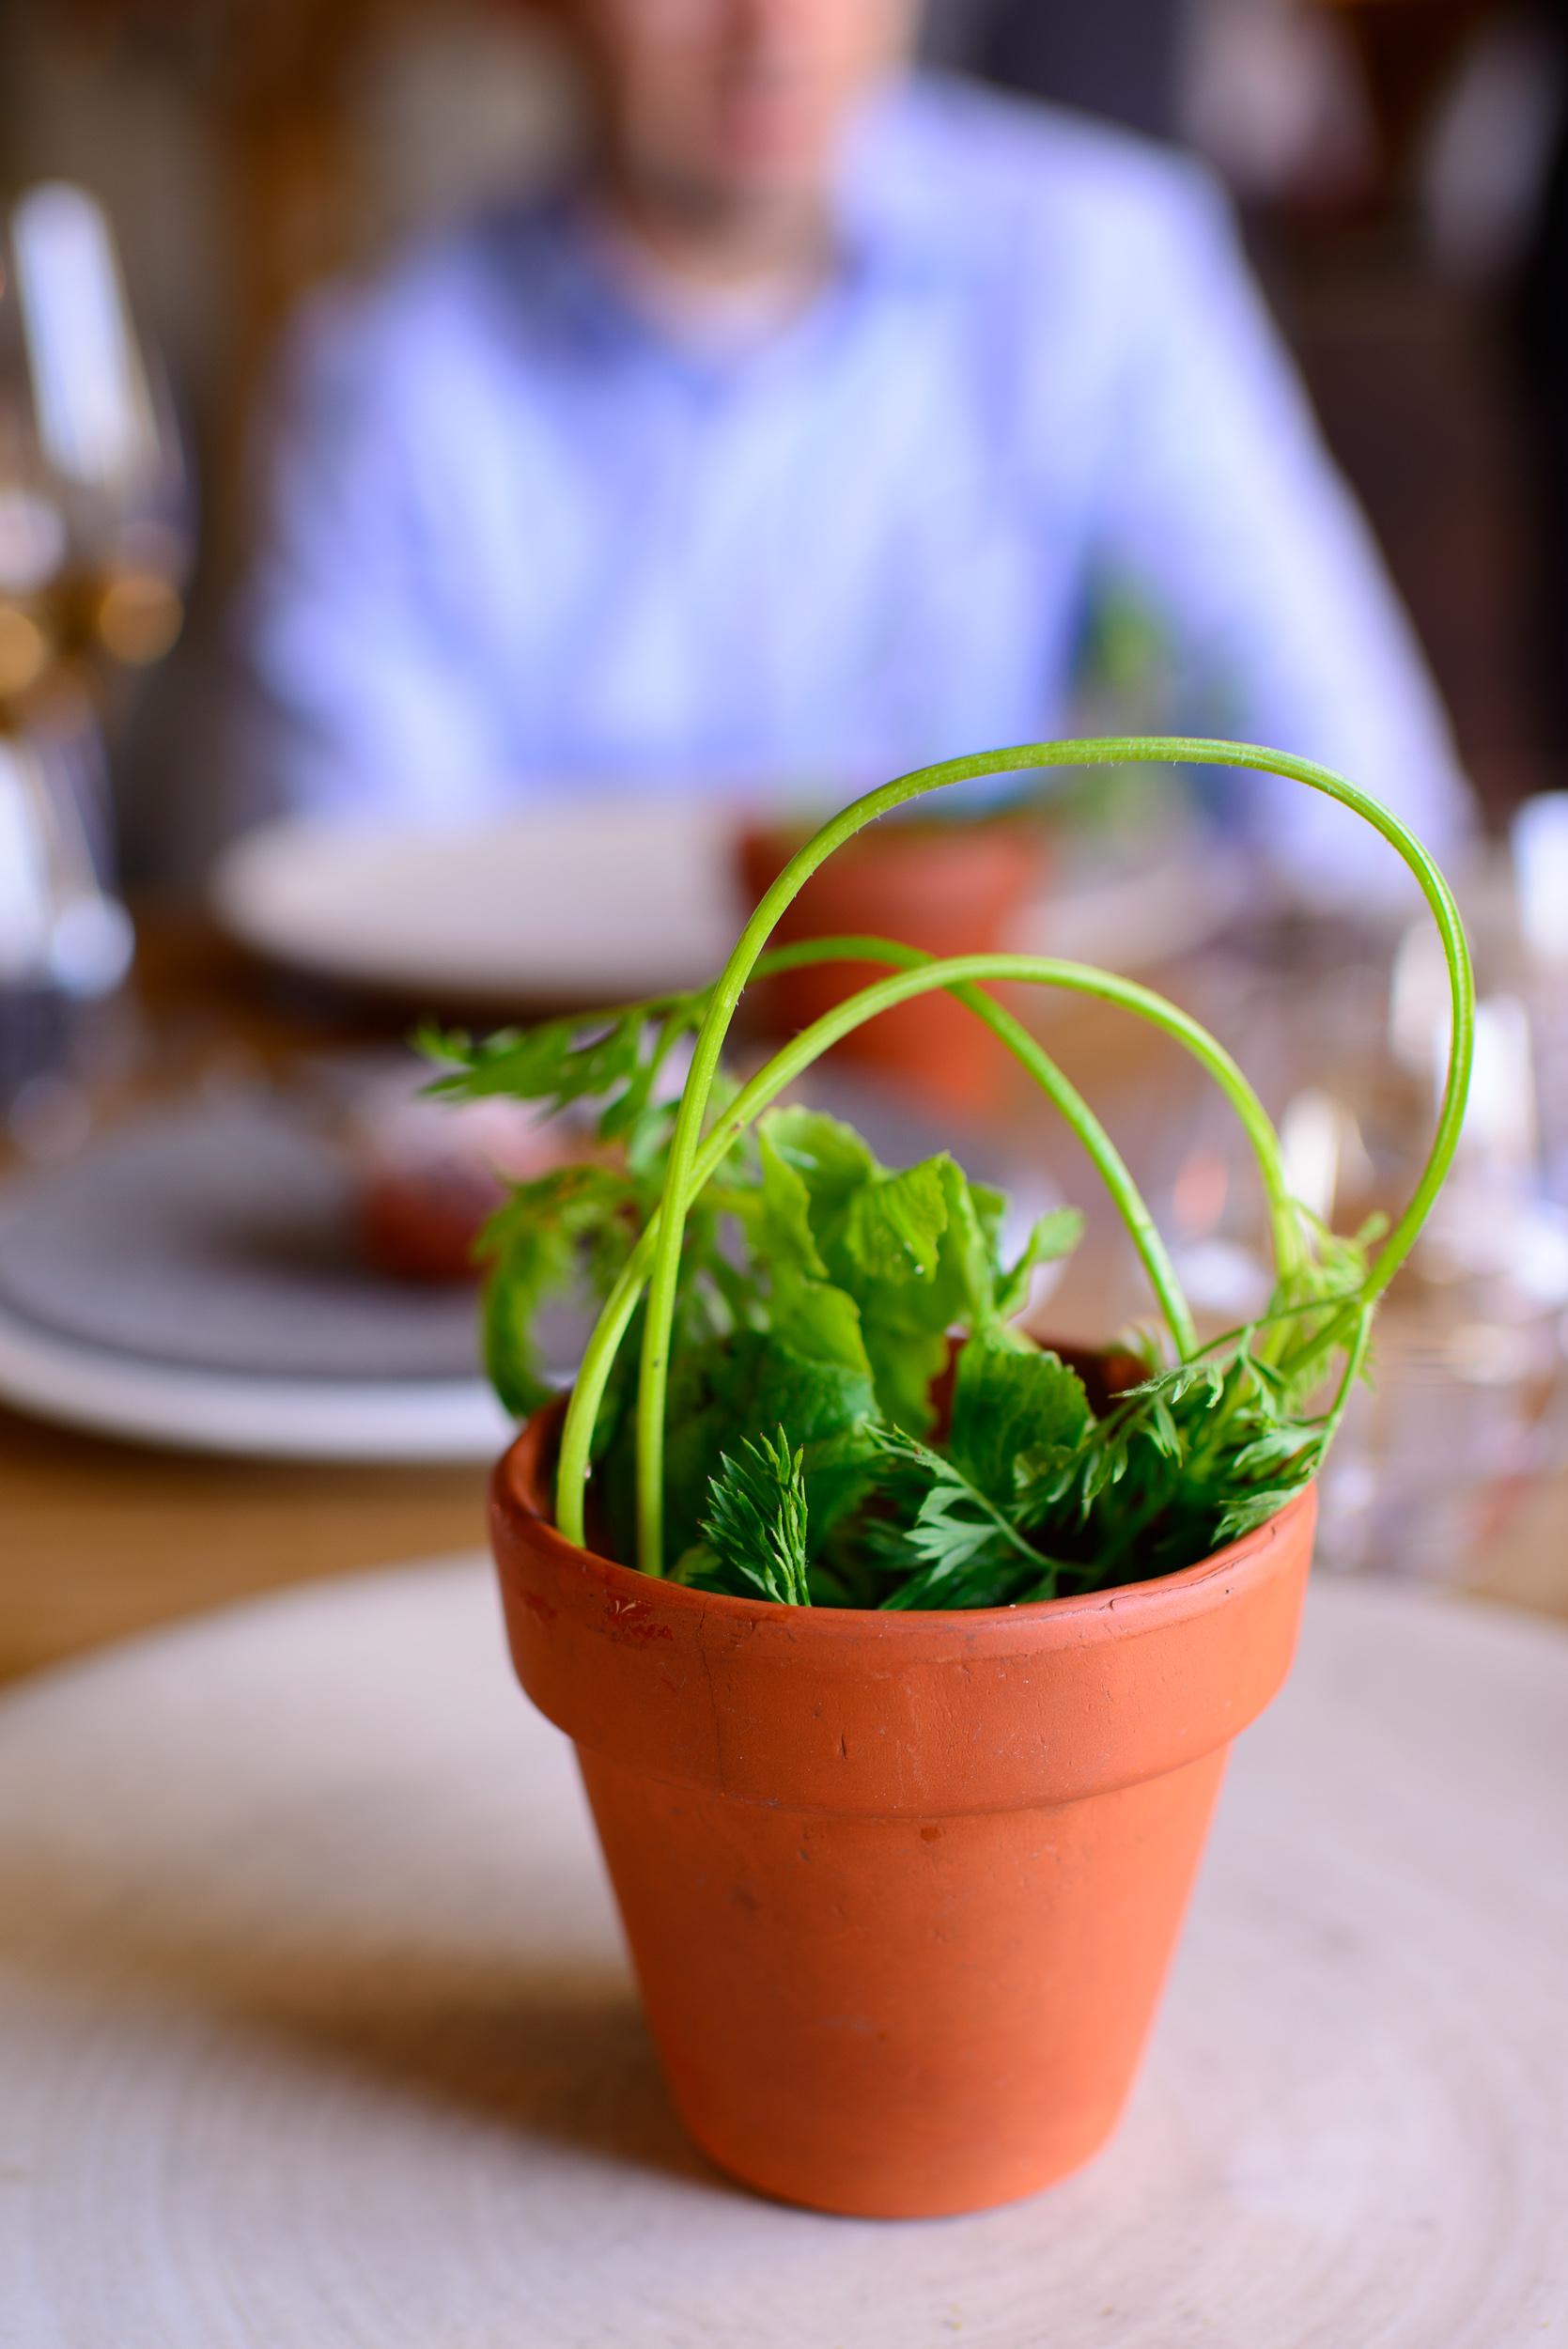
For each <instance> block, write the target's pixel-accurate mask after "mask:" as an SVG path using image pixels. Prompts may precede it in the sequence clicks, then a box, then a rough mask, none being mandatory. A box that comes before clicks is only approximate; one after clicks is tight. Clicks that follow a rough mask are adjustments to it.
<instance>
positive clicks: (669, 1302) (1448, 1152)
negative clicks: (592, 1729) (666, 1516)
mask: <svg viewBox="0 0 1568 2349" xmlns="http://www.w3.org/2000/svg"><path fill="white" fill-rule="evenodd" d="M1127 761H1137V762H1145V761H1157V762H1162V763H1170V764H1173V765H1185V766H1203V767H1209V766H1220V767H1236V768H1243V769H1253V770H1258V771H1261V772H1264V773H1270V774H1279V775H1283V776H1287V777H1289V778H1291V779H1292V780H1294V781H1296V782H1299V783H1303V784H1306V785H1307V786H1309V787H1310V788H1311V789H1312V790H1315V791H1322V792H1324V793H1326V794H1327V797H1328V798H1330V799H1335V800H1338V801H1341V802H1342V804H1343V805H1344V806H1346V807H1350V808H1352V809H1354V810H1355V812H1356V813H1357V814H1358V815H1359V816H1361V817H1363V818H1364V820H1365V821H1366V822H1368V823H1370V824H1371V825H1372V826H1373V827H1374V830H1375V831H1377V832H1381V833H1382V835H1383V837H1384V838H1385V839H1386V840H1388V841H1389V843H1390V845H1391V846H1392V847H1393V848H1395V849H1396V850H1397V851H1398V853H1399V855H1400V856H1402V857H1403V858H1404V860H1405V863H1406V864H1407V865H1408V866H1409V867H1410V870H1411V871H1412V872H1413V873H1414V874H1415V877H1416V879H1417V881H1418V883H1419V884H1420V886H1421V892H1422V894H1423V895H1424V896H1425V898H1426V900H1427V903H1428V905H1429V906H1430V907H1431V909H1432V911H1433V914H1434V917H1435V918H1436V923H1437V927H1438V930H1439V932H1440V934H1441V936H1442V940H1443V948H1444V954H1445V956H1446V958H1447V961H1448V968H1449V981H1450V988H1451V991H1452V998H1453V1028H1452V1048H1451V1051H1450V1057H1449V1073H1448V1082H1447V1085H1446V1087H1445V1091H1444V1097H1443V1103H1442V1108H1441V1110H1440V1112H1439V1116H1438V1125H1437V1135H1436V1142H1435V1143H1434V1146H1433V1152H1432V1156H1431V1159H1429V1161H1428V1164H1427V1168H1426V1171H1425V1173H1424V1175H1423V1176H1422V1178H1421V1183H1420V1184H1419V1185H1418V1188H1417V1190H1416V1194H1415V1196H1414V1197H1413V1198H1412V1200H1411V1202H1410V1205H1409V1206H1408V1207H1407V1208H1406V1209H1405V1214H1404V1215H1403V1216H1402V1217H1401V1219H1400V1221H1399V1222H1398V1223H1397V1224H1396V1225H1395V1226H1394V1229H1393V1231H1392V1232H1391V1233H1390V1234H1389V1239H1388V1241H1387V1243H1386V1245H1385V1247H1384V1250H1383V1252H1382V1254H1381V1255H1380V1256H1379V1258H1378V1261H1377V1264H1376V1266H1375V1267H1374V1271H1373V1273H1372V1275H1371V1277H1370V1281H1369V1285H1368V1291H1367V1294H1368V1296H1369V1298H1371V1297H1373V1296H1375V1295H1376V1293H1377V1292H1378V1290H1380V1289H1381V1288H1382V1287H1384V1286H1386V1285H1387V1283H1388V1282H1389V1280H1391V1279H1392V1277H1393V1274H1394V1271H1395V1269H1396V1268H1397V1267H1398V1265H1399V1264H1400V1263H1401V1262H1402V1261H1403V1259H1404V1257H1405V1254H1406V1253H1407V1252H1408V1250H1409V1248H1410V1246H1411V1245H1412V1243H1413V1241H1414V1239H1415V1237H1416V1234H1417V1232H1418V1231H1419V1230H1420V1228H1421V1222H1422V1221H1423V1220H1424V1218H1425V1216H1426V1213H1427V1211H1428V1209H1429V1208H1430V1206H1431V1204H1432V1201H1433V1199H1434V1198H1435V1197H1436V1191H1437V1188H1438V1185H1439V1184H1440V1183H1441V1181H1442V1178H1443V1175H1444V1174H1445V1173H1446V1172H1447V1168H1448V1163H1449V1160H1450V1159H1452V1155H1453V1150H1454V1147H1455V1145H1456V1144H1457V1142H1458V1139H1459V1128H1460V1125H1461V1123H1462V1121H1463V1117H1464V1107H1465V1097H1466V1094H1467V1090H1468V1085H1469V1065H1470V1055H1471V1051H1472V1049H1473V1003H1474V991H1473V986H1472V984H1471V980H1470V972H1469V960H1468V956H1467V952H1466V948H1465V941H1464V933H1463V930H1462V929H1461V927H1460V924H1459V915H1458V910H1457V908H1456V907H1455V905H1454V903H1453V898H1452V893H1451V892H1450V890H1449V888H1448V884H1447V883H1446V881H1445V880H1444V879H1443V877H1442V875H1441V874H1440V873H1439V872H1438V870H1437V867H1436V864H1435V863H1433V861H1432V859H1431V858H1430V857H1429V856H1428V854H1427V852H1426V850H1425V849H1424V848H1421V845H1420V843H1419V842H1418V841H1416V840H1415V839H1414V838H1413V837H1412V835H1411V834H1410V833H1409V832H1407V831H1406V830H1405V826H1404V825H1403V824H1401V823H1400V821H1399V819H1398V818H1397V817H1394V816H1392V815H1390V814H1389V810H1388V809H1386V808H1384V807H1382V806H1380V805H1379V804H1378V802H1377V801H1375V800H1373V799H1371V798H1369V797H1368V795H1367V794H1366V793H1365V792H1363V791H1358V789H1357V788H1356V786H1355V785H1354V784H1350V783H1346V782H1345V781H1344V780H1343V777H1341V776H1339V775H1336V774H1334V773H1333V772H1332V771H1331V770H1329V769H1327V768H1326V767H1319V766H1317V765H1316V764H1315V763H1314V762H1313V761H1312V760H1309V759H1301V758H1294V757H1290V756H1288V755H1286V754H1284V753H1281V752H1278V751H1271V750H1266V749H1265V748H1263V747H1262V746H1260V745H1257V744H1254V743H1245V742H1222V741H1218V740H1212V739H1204V738H1201V737H1180V738H1170V739H1164V738H1161V737H1158V736H1122V737H1117V738H1115V739H1110V740H1103V741H1093V742H1075V741H1054V742H1031V743H1020V744H1016V745H1014V746H1012V747H1010V748H1008V749H1005V750H996V751H982V752H977V753H975V754H973V755H971V756H970V757H967V758H955V759H948V760H946V761H944V762H942V763H941V764H939V765H938V766H932V767H924V768H922V769H920V770H917V771H916V772H914V773H912V774H908V775H903V776H899V777H896V778H895V779H894V780H893V782H891V783H886V784H883V785H882V786H880V788H879V789H877V790H876V791H869V792H867V793H866V794H865V795H864V797H863V798H862V799H859V800H857V801H854V802H853V803H852V805H850V806H849V807H846V808H844V809H842V810H841V811H840V813H839V814H838V815H837V816H835V817H832V818H831V820H830V821H829V822H828V823H826V824H824V825H823V826H822V828H821V830H820V831H819V832H816V833H815V835H814V836H813V838H812V839H810V840H808V841H807V842H806V844H805V846H804V847H803V848H800V850H799V851H798V853H797V854H796V855H795V856H794V857H792V858H791V860H790V862H789V863H788V864H787V865H786V866H785V867H784V871H783V872H782V873H781V874H780V875H779V877H778V879H777V880H775V881H774V883H773V885H772V887H771V888H770V889H769V890H768V893H767V894H766V896H764V898H763V899H762V902H761V904H760V905H759V906H758V907H757V909H756V910H755V912H754V913H753V915H752V918H751V920H750V921H749V922H748V923H747V925H746V926H745V928H744V929H743V930H742V932H741V934H740V937H739V939H738V940H737V943H736V946H735V949H734V951H733V952H732V954H731V956H730V957H729V960H728V962H727V963H726V964H725V966H724V969H723V971H722V973H721V975H720V978H719V982H718V985H717V987H716V988H715V989H714V994H713V1000H712V1002H711V1003H710V1004H709V1006H708V1010H707V1014H706V1018H705V1019H704V1021H703V1024H702V1028H701V1030H700V1031H699V1033H698V1037H697V1043H696V1048H695V1050H694V1052H693V1054H692V1060H691V1070H690V1072H689V1074H688V1077H687V1081H686V1088H685V1091H684V1093H683V1095H682V1097H681V1105H680V1111H679V1113H678V1115H677V1117H676V1121H675V1134H674V1136H673V1138H672V1141H671V1144H670V1156H669V1163H668V1168H667V1172H666V1176H665V1190H664V1197H665V1199H666V1200H667V1201H668V1200H675V1201H679V1202H682V1203H684V1202H685V1201H686V1199H687V1197H688V1195H689V1192H690V1190H691V1172H692V1166H693V1163H694V1161H695V1159H696V1154H697V1149H698V1144H699V1141H700V1138H701V1133H702V1127H703V1121H704V1118H705V1116H706V1111H707V1103H708V1097H709V1094H710V1092H711V1090H712V1085H713V1080H714V1077H715V1075H716V1073H717V1070H718V1066H719V1055H720V1051H721V1049H722V1044H723V1040H724V1037H725V1034H727V1032H728V1029H729V1025H730V1022H731V1020H732V1019H733V1018H734V1016H735V1007H736V1004H737V1002H738V1000H739V997H740V993H741V990H742V988H744V987H745V985H746V983H747V980H748V979H749V978H750V977H751V975H752V972H753V969H754V967H755V965H756V962H757V959H758V957H759V956H760V955H761V953H762V951H763V948H764V946H765V945H766V943H767V941H768V937H769V936H770V934H771V932H772V930H773V928H774V926H775V925H776V924H777V922H778V919H779V916H780V915H781V914H782V913H783V912H784V909H785V908H786V906H788V905H789V903H790V902H791V900H792V899H793V898H794V897H795V895H796V894H797V893H798V892H799V891H800V888H801V887H802V886H803V884H804V883H805V881H806V880H807V879H809V878H810V877H811V875H812V874H813V873H814V872H815V870H816V869H817V867H818V865H820V864H822V863H824V862H825V861H826V859H827V858H828V857H830V856H831V855H832V853H833V851H834V850H835V849H836V848H841V847H842V846H843V845H844V843H845V842H846V840H849V839H852V838H853V837H854V835H855V833H856V832H860V831H862V829H863V828H864V826H865V825H867V824H869V823H871V822H873V821H874V820H875V819H876V817H878V816H882V815H886V814H887V813H888V812H889V811H890V810H891V809H893V808H895V807H898V806H901V805H903V804H905V803H906V802H907V801H910V800H913V799H917V798H919V797H920V796H921V795H922V794H923V793H924V792H927V791H935V790H940V789H942V788H944V787H945V786H948V785H950V784H955V783H962V782H966V781H970V780H972V779H974V778H977V777H979V776H983V775H995V774H1007V773H1017V772H1020V771H1022V770H1026V769H1031V768H1050V767H1093V766H1114V765H1120V764H1123V763H1126V762H1127ZM915 991H917V992H918V991H919V990H915ZM893 1000H895V1001H896V1000H902V999H901V998H894V999H893ZM865 1016H869V1015H865ZM683 1222H684V1206H683V1207H682V1211H681V1213H680V1214H676V1215H670V1216H664V1217H661V1218H660V1225H659V1237H658V1241H657V1244H656V1247H655V1252H654V1265H653V1274H652V1281H651V1284H650V1290H649V1297H648V1312H647V1323H646V1327H645V1330H644V1339H643V1357H642V1366H641V1377H640V1382H639V1389H638V1398H637V1458H638V1548H639V1561H640V1563H641V1564H642V1565H643V1567H644V1571H645V1572H648V1573H652V1574H658V1573H659V1572H660V1570H661V1567H662V1550H663V1505H664V1397H665V1391H666V1387H667V1384H668V1378H669V1354H670V1333H671V1329H672V1326H673V1323H674V1319H675V1292H676V1287H677V1283H678V1280H679V1271H680V1247H681V1230H682V1225H683Z"/></svg>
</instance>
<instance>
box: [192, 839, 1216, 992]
mask: <svg viewBox="0 0 1568 2349" xmlns="http://www.w3.org/2000/svg"><path fill="white" fill-rule="evenodd" d="M739 820H740V819H739V817H737V813H736V811H735V810H734V809H733V808H728V807H725V806H723V805H722V804H721V805H715V804H714V803H712V802H711V801H709V802H702V801H681V800H670V801H664V800H652V799H647V798H642V799H635V800H617V799H600V798H590V799H582V800H578V801H563V802H561V803H559V804H557V805H554V806H551V807H550V808H546V809H539V810H536V811H534V812H531V813H520V814H518V815H516V816H514V817H507V818H505V820H503V821H498V822H494V823H490V824H486V825H479V826H471V827H468V828H465V829H459V830H455V831H451V832H431V831H395V830H389V829H379V828H370V827H365V828H363V829H351V830H350V829H348V828H345V827H330V826H327V825H322V824H313V823H305V822H302V821H299V820H293V819H290V820H285V821H281V822H278V823H274V824H270V825H267V826H264V827H263V828H261V829H260V830H259V831H256V832H250V833H248V834H247V835H246V836H245V837H244V838H243V839H241V840H239V841H237V842H236V843H235V844H234V845H233V847H231V848H229V849H228V850H227V852H226V854H225V856H224V857H223V859H222V860H221V861H220V863H219V864H218V867H217V869H216V872H215V874H214V877H213V881H212V902H213V905H214V907H215V909H216V910H217V912H218V915H219V917H220V919H221V920H222V921H223V922H224V924H225V926H226V927H227V928H228V929H229V930H230V931H231V932H232V934H233V935H234V936H235V937H236V938H238V939H240V940H241V941H242V943H244V944H245V945H247V946H250V947H252V948H253V949H255V950H256V952H258V953H261V954H264V955H268V956H270V957H272V958H273V959H274V960H276V961H279V962H284V963H287V964H290V965H293V966H294V967H296V968H298V969H301V970H305V971H310V972H315V973H317V974H318V975H319V976H321V977H325V978H330V979H334V980H338V981H341V982H348V983H351V984H353V985H357V986H370V987H377V988H390V989H391V990H393V991H394V992H396V993H398V994H404V995H414V996H421V995H423V996H426V997H427V998H429V999H430V1000H431V1001H432V1002H434V1003H440V1002H442V1000H443V999H453V1000H457V1001H459V1002H460V1001H463V1000H474V1001H480V1002H486V1003H500V1004H505V1003H510V1002H516V1003H538V1002H541V1001H551V1000H556V999H559V1000H560V1001H562V1002H573V1001H575V1002H577V1003H592V1002H596V1001H597V1002H599V1003H610V1002H615V1001H628V1000H635V999H636V998H637V997H639V996H641V995H644V994H654V993H658V992H660V991H662V990H664V989H667V988H678V987H688V986H699V985H701V984H702V983H703V982H704V981H705V980H707V979H710V978H712V977H713V976H714V975H715V974H716V973H717V972H719V971H720V970H721V969H722V965H723V962H724V959H725V957H726V956H727V955H728V953H729V951H730V948H731V947H732V946H733V945H734V943H735V941H736V939H737V936H738V934H739V930H740V926H741V924H742V922H743V920H744V918H745V914H746V910H747V909H746V906H745V903H744V902H743V900H742V898H741V895H740V893H739V887H738V883H737V879H736V871H735V861H734V846H733V843H734V837H735V832H736V828H737V823H738V821H739ZM1246 886H1247V873H1246V867H1245V865H1244V863H1243V862H1242V861H1241V860H1240V858H1239V856H1238V855H1237V854H1236V852H1234V850H1230V849H1226V848H1217V847H1216V846H1215V844H1213V843H1212V842H1209V841H1206V840H1203V841H1200V840H1195V839H1193V838H1192V837H1190V836H1189V837H1187V838H1185V839H1183V840H1182V841H1180V842H1177V843H1173V844H1171V845H1169V846H1168V847H1166V848H1164V849H1162V850H1161V851H1160V852H1159V854H1158V855H1157V857H1156V858H1154V859H1153V860H1152V861H1150V862H1147V863H1143V864H1141V865H1135V866H1129V867H1126V868H1119V869H1114V870H1113V869H1109V868H1108V869H1105V870H1102V871H1099V872H1097V873H1093V874H1085V875H1083V876H1081V877H1078V878H1074V879H1068V880H1065V881H1063V882H1062V883H1061V884H1060V885H1058V886H1057V887H1055V888H1053V890H1052V891H1051V892H1050V893H1048V894H1047V895H1046V896H1044V897H1043V898H1041V899H1040V900H1039V902H1038V903H1037V904H1035V905H1032V906H1030V907H1029V908H1027V909H1026V910H1025V911H1024V913H1023V914H1022V916H1021V917H1020V920H1019V922H1018V924H1017V929H1016V934H1015V936H1014V939H1013V941H1012V943H1013V944H1014V946H1015V947H1016V948H1017V950H1018V951H1019V952H1022V953H1035V954H1054V955H1063V956H1066V957H1069V958H1072V959H1077V960H1080V961H1085V962H1095V963H1102V964H1105V965H1107V966H1108V967H1110V969H1113V970H1120V971H1130V970H1141V969H1145V968H1147V967H1148V966H1149V965H1150V964H1151V963H1154V962H1157V961H1162V960H1164V959H1166V958H1167V957H1171V956H1173V955H1177V954H1181V953H1185V952H1187V951H1188V950H1189V949H1190V948H1191V947H1193V946H1195V945H1197V944H1199V943H1200V942H1201V941H1203V939H1204V938H1206V937H1208V936H1209V935H1211V934H1212V932H1213V931H1214V929H1215V928H1216V927H1217V926H1218V925H1219V923H1221V922H1222V921H1224V920H1225V919H1226V917H1227V916H1228V915H1229V914H1231V913H1232V912H1234V910H1235V909H1236V907H1237V906H1238V904H1239V903H1240V902H1241V900H1242V898H1243V896H1244V894H1245V891H1246Z"/></svg>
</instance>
